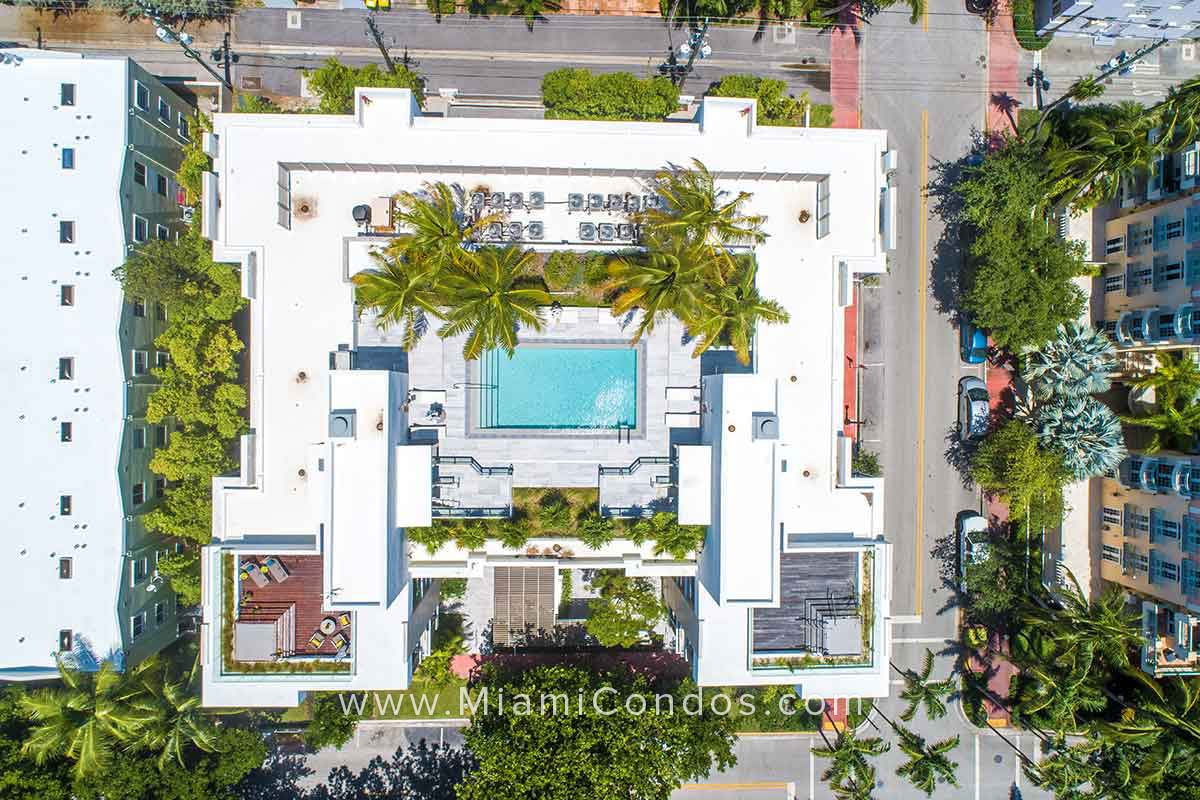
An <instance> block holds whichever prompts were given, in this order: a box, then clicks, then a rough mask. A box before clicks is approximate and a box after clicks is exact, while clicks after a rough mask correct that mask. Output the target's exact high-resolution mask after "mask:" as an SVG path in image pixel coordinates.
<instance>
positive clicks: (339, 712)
mask: <svg viewBox="0 0 1200 800" xmlns="http://www.w3.org/2000/svg"><path fill="white" fill-rule="evenodd" d="M340 694H341V693H340V692H328V693H325V692H322V693H320V694H312V695H309V698H308V705H309V708H310V709H311V710H312V719H311V720H310V721H309V723H308V727H307V728H305V729H304V743H305V744H306V745H308V746H309V747H311V748H312V749H313V750H320V749H322V748H325V747H336V748H337V749H338V750H341V749H342V745H344V744H346V742H348V741H350V739H351V738H352V737H353V736H354V726H355V725H357V724H358V716H357V715H355V714H354V713H352V712H351V709H352V708H353V707H354V706H352V705H349V704H347V705H346V706H344V707H343V705H342V701H341V699H340V697H339V696H340Z"/></svg>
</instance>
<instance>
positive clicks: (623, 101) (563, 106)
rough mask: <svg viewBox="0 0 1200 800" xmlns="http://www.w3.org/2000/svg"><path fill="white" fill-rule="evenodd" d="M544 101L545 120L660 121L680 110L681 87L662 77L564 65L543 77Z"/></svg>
mask: <svg viewBox="0 0 1200 800" xmlns="http://www.w3.org/2000/svg"><path fill="white" fill-rule="evenodd" d="M542 103H543V104H544V105H545V106H546V119H611V120H642V121H659V120H663V119H666V117H667V115H668V114H671V113H673V112H674V111H677V110H678V109H679V90H678V89H677V88H676V87H675V85H674V84H672V83H671V81H670V80H668V79H667V78H664V77H661V76H656V77H653V78H638V77H637V76H636V75H633V74H632V73H629V72H604V73H600V74H598V75H596V74H592V73H591V72H589V71H588V70H586V69H582V68H576V67H564V68H562V69H556V70H552V71H550V72H547V73H546V74H545V76H543V77H542Z"/></svg>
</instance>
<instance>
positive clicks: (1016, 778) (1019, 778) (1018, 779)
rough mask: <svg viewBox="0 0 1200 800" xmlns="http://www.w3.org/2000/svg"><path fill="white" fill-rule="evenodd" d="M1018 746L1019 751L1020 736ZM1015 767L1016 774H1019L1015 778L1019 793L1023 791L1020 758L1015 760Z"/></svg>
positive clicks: (1014, 781) (1017, 740) (1017, 741)
mask: <svg viewBox="0 0 1200 800" xmlns="http://www.w3.org/2000/svg"><path fill="white" fill-rule="evenodd" d="M1016 745H1017V749H1018V750H1020V749H1021V737H1020V735H1018V736H1017V737H1016ZM1013 765H1014V767H1015V768H1016V772H1017V775H1016V777H1015V778H1013V783H1015V784H1016V785H1017V791H1020V790H1021V759H1020V757H1017V758H1014V759H1013Z"/></svg>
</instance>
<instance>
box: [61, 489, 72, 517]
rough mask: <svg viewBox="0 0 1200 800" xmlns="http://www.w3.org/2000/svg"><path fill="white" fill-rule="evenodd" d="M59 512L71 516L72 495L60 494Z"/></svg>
mask: <svg viewBox="0 0 1200 800" xmlns="http://www.w3.org/2000/svg"><path fill="white" fill-rule="evenodd" d="M58 513H59V514H61V515H62V516H64V517H69V516H71V495H69V494H60V495H59V496H58Z"/></svg>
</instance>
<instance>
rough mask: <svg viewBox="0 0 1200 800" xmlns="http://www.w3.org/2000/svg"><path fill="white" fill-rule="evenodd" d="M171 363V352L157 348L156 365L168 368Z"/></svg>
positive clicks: (155, 352)
mask: <svg viewBox="0 0 1200 800" xmlns="http://www.w3.org/2000/svg"><path fill="white" fill-rule="evenodd" d="M170 363H171V354H170V353H168V352H166V351H165V350H155V351H154V366H155V367H157V368H158V369H166V368H167V365H168V364H170Z"/></svg>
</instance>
